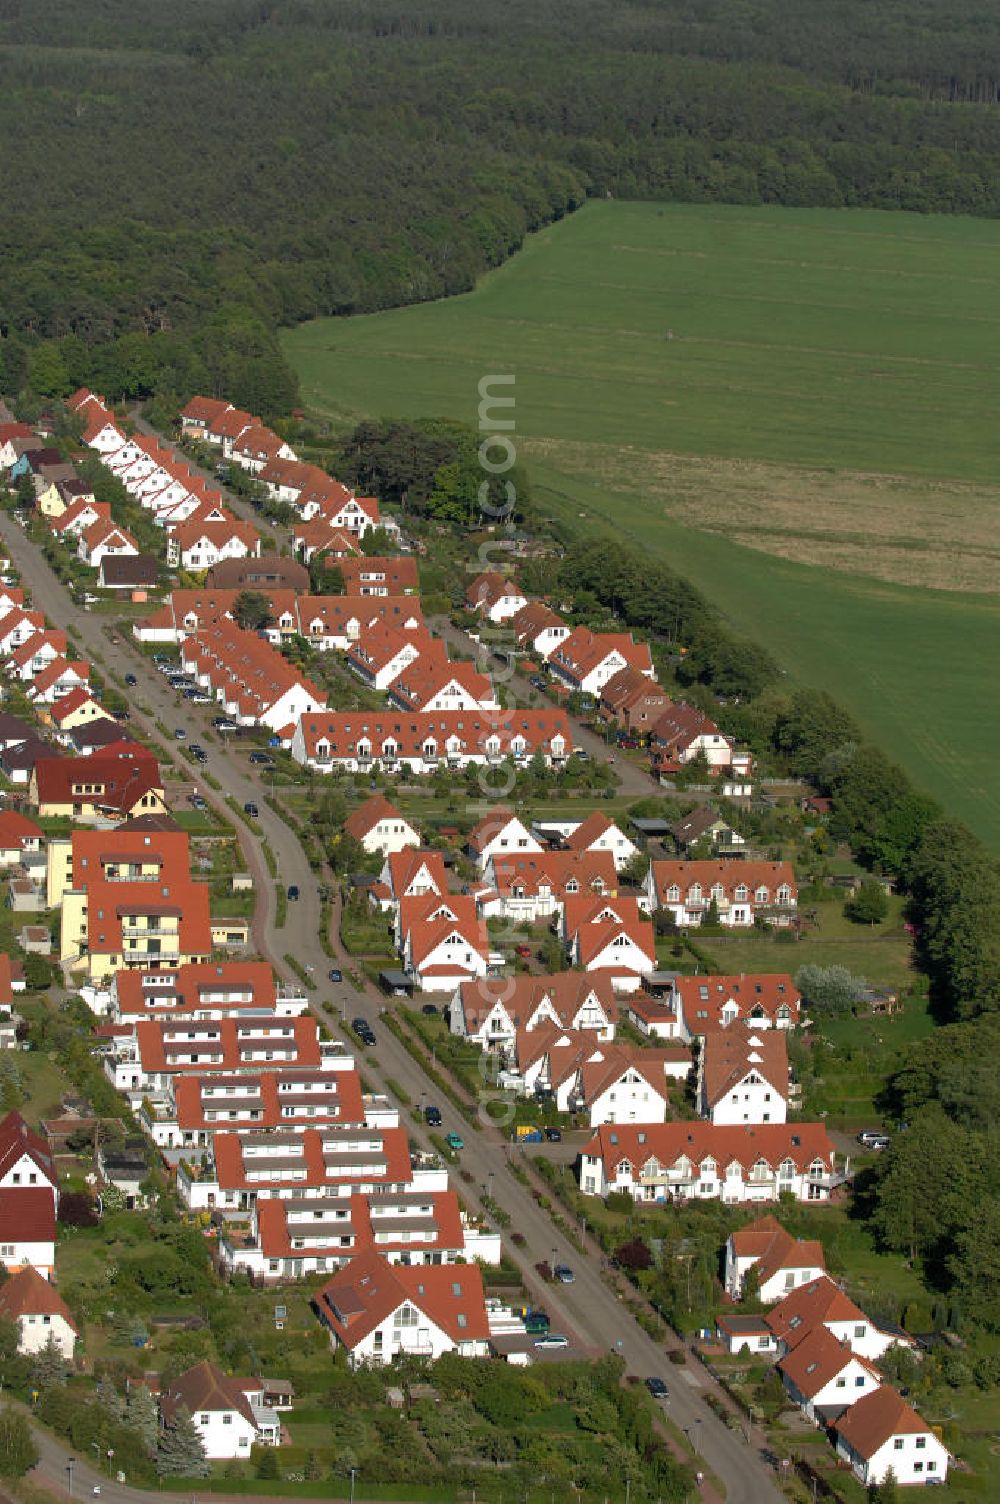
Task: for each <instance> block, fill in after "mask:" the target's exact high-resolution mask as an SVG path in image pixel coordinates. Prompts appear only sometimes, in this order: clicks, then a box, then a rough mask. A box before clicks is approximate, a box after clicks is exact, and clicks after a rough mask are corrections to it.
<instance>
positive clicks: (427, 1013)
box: [420, 1003, 438, 1018]
mask: <svg viewBox="0 0 1000 1504" xmlns="http://www.w3.org/2000/svg"><path fill="white" fill-rule="evenodd" d="M420 1011H421V1013H422V1014H423V1015H424V1017H425V1018H436V1017H437V1011H438V1010H437V1004H436V1003H425V1004H424V1006H423V1007H422V1008H421V1010H420Z"/></svg>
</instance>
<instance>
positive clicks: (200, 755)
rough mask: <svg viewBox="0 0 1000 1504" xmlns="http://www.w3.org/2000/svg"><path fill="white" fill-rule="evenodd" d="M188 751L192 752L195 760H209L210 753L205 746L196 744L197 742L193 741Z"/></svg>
mask: <svg viewBox="0 0 1000 1504" xmlns="http://www.w3.org/2000/svg"><path fill="white" fill-rule="evenodd" d="M188 751H189V752H190V753H191V756H192V757H193V758H194V760H195V762H208V753H207V752H206V751H205V748H204V747H199V746H196V744H195V743H194V742H192V743H191V745H190V746H189V747H188Z"/></svg>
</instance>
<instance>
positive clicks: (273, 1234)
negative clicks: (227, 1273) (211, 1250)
mask: <svg viewBox="0 0 1000 1504" xmlns="http://www.w3.org/2000/svg"><path fill="white" fill-rule="evenodd" d="M219 1252H220V1254H221V1257H222V1261H223V1264H224V1266H225V1267H226V1268H227V1269H228V1270H231V1271H233V1272H235V1271H237V1270H239V1271H241V1272H242V1273H245V1274H247V1275H249V1276H250V1278H251V1279H253V1280H254V1281H255V1282H256V1283H260V1284H275V1283H278V1282H279V1281H283V1280H287V1279H301V1278H303V1277H304V1276H308V1275H313V1274H328V1273H332V1272H333V1271H335V1270H337V1269H341V1268H343V1267H344V1265H345V1264H348V1263H350V1261H351V1259H354V1258H357V1257H359V1256H361V1255H363V1254H366V1253H369V1252H375V1253H377V1254H378V1255H379V1257H380V1258H383V1259H385V1260H386V1261H387V1262H388V1263H389V1264H393V1265H395V1264H400V1265H404V1266H407V1267H420V1268H434V1267H440V1266H442V1265H446V1266H449V1267H451V1266H453V1265H456V1264H467V1263H473V1262H475V1261H479V1262H480V1263H483V1264H498V1263H499V1262H500V1234H499V1233H497V1232H491V1231H489V1230H488V1229H486V1228H484V1227H483V1225H482V1224H481V1223H477V1222H475V1221H473V1220H472V1219H471V1218H470V1217H469V1215H468V1213H466V1212H464V1211H463V1210H462V1209H461V1207H460V1205H459V1200H458V1197H457V1196H456V1194H455V1192H454V1191H450V1190H449V1191H414V1190H412V1189H406V1190H403V1191H397V1192H387V1193H383V1194H379V1195H377V1196H368V1195H366V1194H364V1193H363V1192H354V1193H353V1194H351V1195H343V1196H321V1197H313V1198H303V1199H297V1198H293V1197H287V1198H286V1197H280V1198H279V1197H269V1198H267V1199H264V1200H258V1201H257V1202H256V1204H255V1206H254V1207H253V1210H252V1211H251V1213H250V1227H249V1230H248V1231H247V1232H245V1233H236V1232H235V1231H232V1232H228V1233H224V1234H223V1236H222V1238H221V1240H220V1246H219Z"/></svg>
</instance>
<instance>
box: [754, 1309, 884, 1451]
mask: <svg viewBox="0 0 1000 1504" xmlns="http://www.w3.org/2000/svg"><path fill="white" fill-rule="evenodd" d="M778 1372H779V1374H780V1375H781V1381H782V1383H783V1384H784V1386H785V1388H786V1389H787V1391H788V1394H789V1397H790V1398H791V1399H792V1400H794V1402H795V1404H796V1405H798V1406H799V1409H800V1410H801V1411H802V1412H803V1414H804V1415H806V1416H808V1418H809V1419H810V1420H811V1421H813V1422H814V1423H815V1424H816V1425H823V1426H826V1425H829V1424H830V1422H831V1421H835V1420H837V1419H838V1418H839V1417H840V1416H842V1415H843V1413H844V1411H845V1410H847V1409H848V1408H849V1407H850V1406H852V1405H854V1404H855V1403H856V1402H857V1401H858V1400H859V1399H863V1398H864V1396H865V1395H868V1394H872V1393H874V1391H875V1390H876V1389H878V1388H879V1386H880V1385H881V1383H882V1375H881V1374H880V1373H879V1371H878V1369H877V1368H876V1367H875V1364H874V1363H873V1362H872V1361H871V1360H870V1359H869V1358H861V1357H859V1356H858V1354H857V1353H852V1352H851V1349H850V1348H849V1347H845V1346H844V1344H843V1343H842V1342H838V1341H837V1339H836V1337H835V1336H834V1335H833V1333H832V1332H830V1331H829V1330H828V1329H827V1328H826V1327H825V1326H818V1327H815V1328H814V1329H813V1331H811V1332H809V1333H808V1335H807V1336H805V1337H803V1339H802V1341H801V1342H799V1343H798V1344H797V1345H796V1346H795V1347H793V1348H792V1349H791V1351H790V1352H787V1353H786V1354H785V1356H784V1357H783V1358H779V1359H778Z"/></svg>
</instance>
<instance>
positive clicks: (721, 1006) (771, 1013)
mask: <svg viewBox="0 0 1000 1504" xmlns="http://www.w3.org/2000/svg"><path fill="white" fill-rule="evenodd" d="M669 1003H670V1006H671V1008H672V1010H673V1012H674V1015H675V1017H676V1019H677V1025H678V1032H679V1033H680V1035H681V1036H682V1037H683V1038H684V1039H703V1038H704V1037H705V1036H706V1035H708V1034H714V1033H717V1032H718V1031H719V1030H720V1029H728V1028H730V1027H731V1026H732V1025H733V1024H741V1025H744V1026H748V1027H752V1028H753V1029H754V1030H761V1029H794V1028H796V1027H797V1025H798V1024H799V1023H800V1022H801V1018H802V998H801V996H800V994H799V991H798V988H797V987H796V986H795V983H794V982H793V981H792V979H791V977H790V976H789V975H788V973H787V972H759V973H758V972H747V973H742V972H741V973H740V974H739V975H738V976H715V975H706V976H690V977H686V976H680V975H677V976H675V977H674V978H673V979H672V981H671V984H670V994H669Z"/></svg>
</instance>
